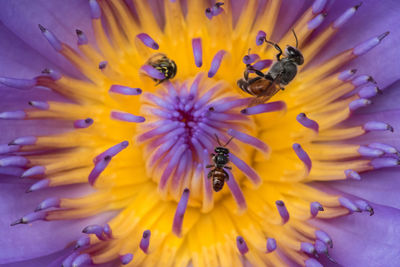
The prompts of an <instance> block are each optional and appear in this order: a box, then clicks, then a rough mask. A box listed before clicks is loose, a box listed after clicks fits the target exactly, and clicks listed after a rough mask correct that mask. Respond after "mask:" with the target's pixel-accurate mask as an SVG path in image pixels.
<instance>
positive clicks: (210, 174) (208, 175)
mask: <svg viewBox="0 0 400 267" xmlns="http://www.w3.org/2000/svg"><path fill="white" fill-rule="evenodd" d="M212 174H213V171H210V172H209V173H208V174H207V178H208V179H210V178H211V177H212Z"/></svg>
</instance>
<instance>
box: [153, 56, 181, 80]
mask: <svg viewBox="0 0 400 267" xmlns="http://www.w3.org/2000/svg"><path fill="white" fill-rule="evenodd" d="M146 64H147V65H150V66H152V67H153V68H155V69H156V70H158V71H159V72H161V73H162V74H164V77H165V78H164V79H162V80H158V79H154V78H153V80H154V81H155V82H157V84H160V83H162V82H163V81H166V80H169V79H172V78H174V77H175V75H176V72H177V71H178V67H177V66H176V63H175V61H173V60H172V59H170V58H168V57H167V56H166V55H165V54H162V53H157V54H154V55H152V56H151V57H150V58H149V59H148V60H147V62H146Z"/></svg>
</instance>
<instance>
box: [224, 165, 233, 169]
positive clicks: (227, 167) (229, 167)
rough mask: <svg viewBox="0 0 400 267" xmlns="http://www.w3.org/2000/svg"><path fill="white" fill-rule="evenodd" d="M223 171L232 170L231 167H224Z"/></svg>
mask: <svg viewBox="0 0 400 267" xmlns="http://www.w3.org/2000/svg"><path fill="white" fill-rule="evenodd" d="M224 169H228V170H232V167H231V166H224Z"/></svg>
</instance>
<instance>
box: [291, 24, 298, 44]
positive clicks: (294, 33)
mask: <svg viewBox="0 0 400 267" xmlns="http://www.w3.org/2000/svg"><path fill="white" fill-rule="evenodd" d="M292 32H293V35H294V39H296V48H298V46H299V40H297V35H296V32H295V31H294V29H293V28H292Z"/></svg>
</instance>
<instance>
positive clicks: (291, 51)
mask: <svg viewBox="0 0 400 267" xmlns="http://www.w3.org/2000/svg"><path fill="white" fill-rule="evenodd" d="M285 52H286V54H287V55H288V56H289V55H290V56H293V55H296V49H294V48H293V47H291V46H288V47H286V51H285Z"/></svg>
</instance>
